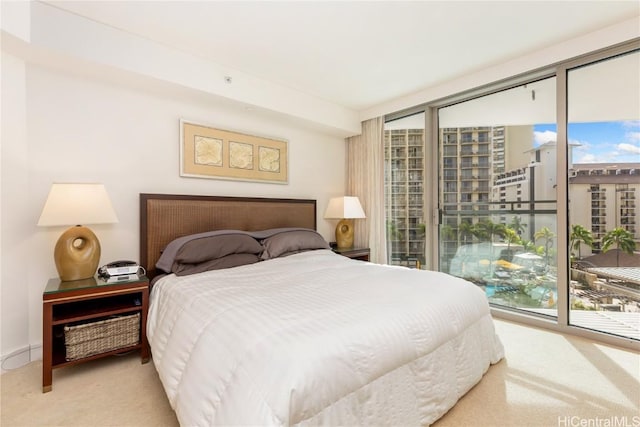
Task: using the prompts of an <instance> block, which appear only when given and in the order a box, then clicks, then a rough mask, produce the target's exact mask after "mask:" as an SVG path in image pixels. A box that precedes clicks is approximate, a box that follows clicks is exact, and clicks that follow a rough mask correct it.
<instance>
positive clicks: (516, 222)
mask: <svg viewBox="0 0 640 427" xmlns="http://www.w3.org/2000/svg"><path fill="white" fill-rule="evenodd" d="M526 226H527V224H524V223H523V222H522V220H521V219H520V217H519V216H515V215H514V216H513V217H512V218H511V222H510V223H509V225H507V227H509V228H510V229H512V230H513V231H515V232H516V233H517V234H518V236H522V233H524V229H525V228H526Z"/></svg>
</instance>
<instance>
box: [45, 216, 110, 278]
mask: <svg viewBox="0 0 640 427" xmlns="http://www.w3.org/2000/svg"><path fill="white" fill-rule="evenodd" d="M53 258H54V259H55V262H56V268H57V269H58V274H59V275H60V279H61V280H62V281H65V282H66V281H70V280H81V279H88V278H90V277H93V275H94V274H95V273H96V270H97V269H98V263H99V262H100V242H99V241H98V238H97V237H96V235H95V234H93V231H91V230H89V229H88V228H87V227H83V226H81V225H77V226H75V227H71V228H69V229H68V230H67V231H65V232H64V233H62V236H60V238H59V239H58V242H57V243H56V248H55V250H54V252H53Z"/></svg>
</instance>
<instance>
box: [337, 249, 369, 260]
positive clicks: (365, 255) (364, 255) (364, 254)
mask: <svg viewBox="0 0 640 427" xmlns="http://www.w3.org/2000/svg"><path fill="white" fill-rule="evenodd" d="M331 250H332V251H333V252H335V253H337V254H340V255H342V256H346V257H347V258H351V259H359V260H360V261H369V253H370V252H371V251H370V250H369V248H331Z"/></svg>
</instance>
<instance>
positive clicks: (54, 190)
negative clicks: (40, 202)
mask: <svg viewBox="0 0 640 427" xmlns="http://www.w3.org/2000/svg"><path fill="white" fill-rule="evenodd" d="M115 222H118V217H117V216H116V213H115V211H114V210H113V207H112V206H111V201H110V200H109V196H108V195H107V190H106V189H105V188H104V185H102V184H93V183H54V184H52V185H51V190H50V191H49V196H48V197H47V201H46V203H45V204H44V208H43V209H42V214H41V215H40V220H39V221H38V225H39V226H56V225H82V224H110V223H115Z"/></svg>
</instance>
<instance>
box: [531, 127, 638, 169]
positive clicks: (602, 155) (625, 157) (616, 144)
mask: <svg viewBox="0 0 640 427" xmlns="http://www.w3.org/2000/svg"><path fill="white" fill-rule="evenodd" d="M533 133H534V138H535V145H536V146H537V145H540V144H543V143H545V142H549V141H556V138H557V136H556V125H555V124H542V125H534V128H533ZM569 142H570V143H573V144H579V146H577V147H575V148H574V149H573V163H640V121H638V120H636V121H619V122H595V123H570V124H569Z"/></svg>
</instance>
